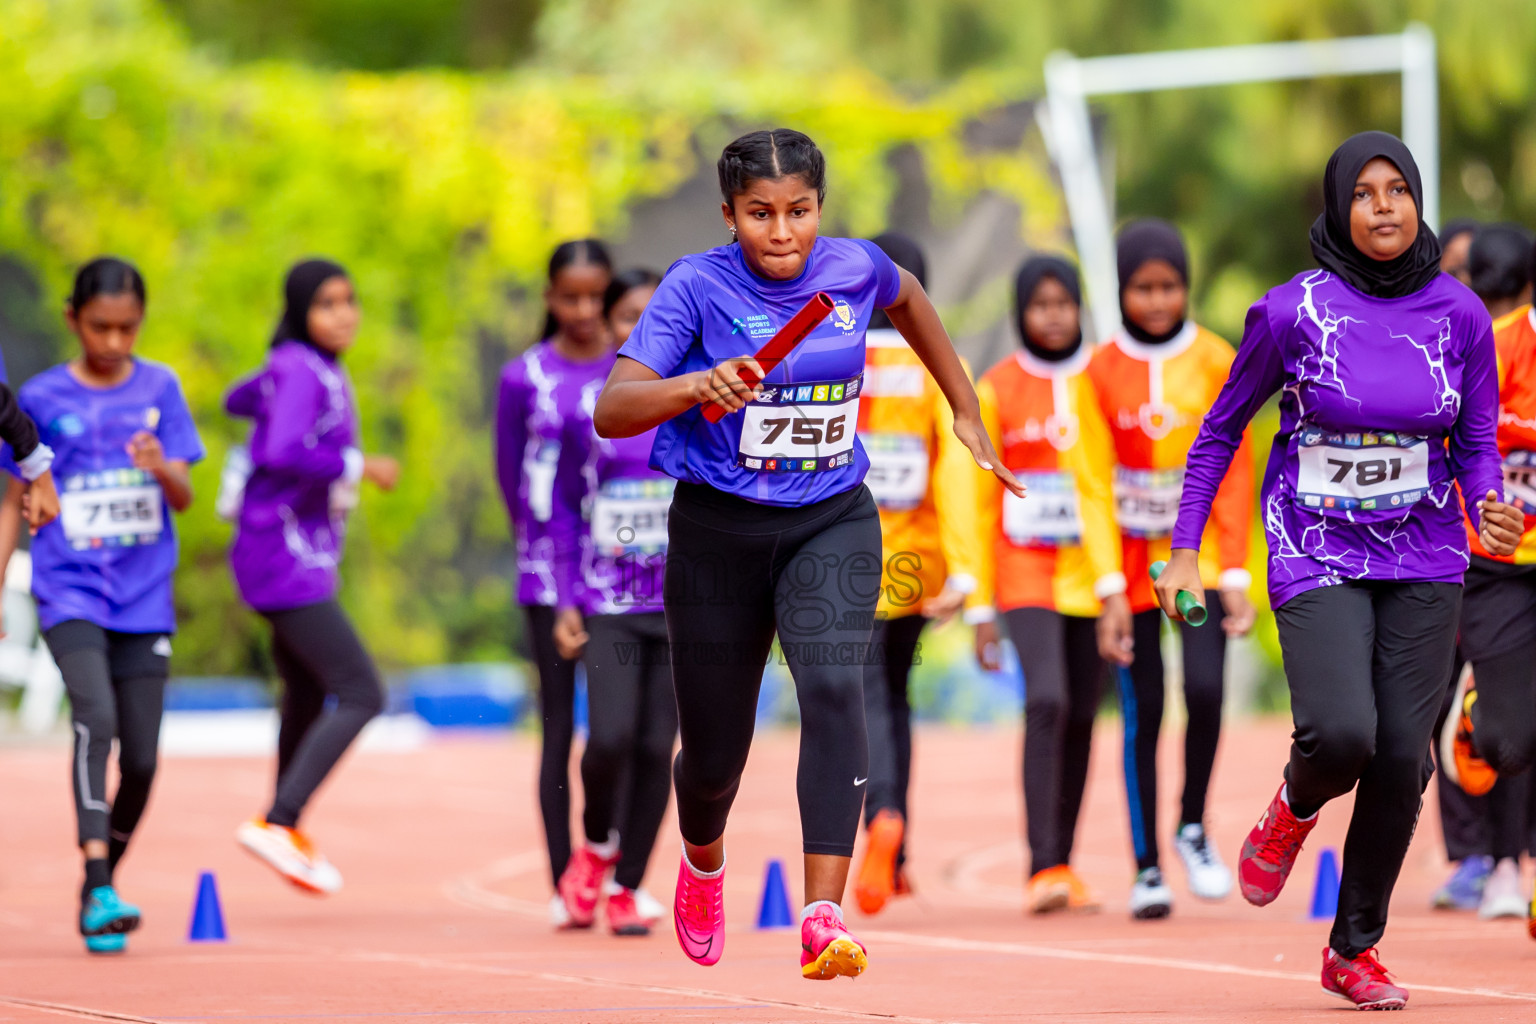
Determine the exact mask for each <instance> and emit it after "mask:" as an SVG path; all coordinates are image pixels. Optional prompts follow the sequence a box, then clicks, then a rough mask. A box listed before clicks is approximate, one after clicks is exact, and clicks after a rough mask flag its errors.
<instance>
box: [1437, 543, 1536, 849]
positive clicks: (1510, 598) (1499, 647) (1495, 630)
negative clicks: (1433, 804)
mask: <svg viewBox="0 0 1536 1024" xmlns="http://www.w3.org/2000/svg"><path fill="white" fill-rule="evenodd" d="M1466 586H1467V592H1466V595H1465V597H1464V598H1463V599H1462V609H1461V646H1462V650H1463V652H1464V653H1465V654H1466V657H1467V660H1468V661H1470V662H1471V663H1472V672H1473V676H1474V678H1475V679H1476V680H1477V703H1476V704H1474V705H1473V708H1472V724H1473V735H1474V736H1475V737H1476V742H1477V752H1478V754H1479V755H1481V756H1482V757H1483V758H1484V759H1485V760H1486V761H1487V762H1488V764H1489V765H1490V766H1492V767H1493V768H1494V769H1495V770H1497V771H1498V773H1499V781H1498V783H1497V784H1495V786H1494V787H1493V789H1492V790H1491V791H1490V792H1489V793H1488V796H1487V802H1488V818H1489V852H1490V853H1492V854H1493V856H1494V857H1496V858H1504V857H1518V856H1519V855H1520V853H1521V851H1523V850H1524V848H1525V847H1526V845H1527V840H1528V833H1527V829H1526V819H1527V815H1528V813H1529V809H1530V801H1531V793H1530V790H1531V786H1532V781H1531V776H1532V772H1531V771H1530V769H1531V765H1532V763H1533V762H1536V656H1533V650H1536V565H1507V564H1505V563H1502V562H1495V561H1493V560H1492V559H1487V558H1473V559H1472V564H1471V565H1470V566H1469V567H1468V569H1467V584H1466ZM1456 710H1457V711H1458V712H1459V710H1460V709H1456Z"/></svg>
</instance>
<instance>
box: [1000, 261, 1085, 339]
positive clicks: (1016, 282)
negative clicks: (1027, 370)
mask: <svg viewBox="0 0 1536 1024" xmlns="http://www.w3.org/2000/svg"><path fill="white" fill-rule="evenodd" d="M1048 277H1049V278H1054V279H1055V280H1056V281H1059V282H1060V283H1061V286H1062V287H1063V288H1065V289H1066V290H1067V292H1068V294H1070V295H1071V296H1072V301H1073V302H1075V303H1077V305H1078V308H1079V310H1081V308H1082V305H1083V289H1082V286H1081V285H1080V284H1079V283H1078V280H1077V270H1076V268H1074V267H1073V266H1072V264H1070V263H1068V262H1067V261H1066V260H1064V259H1062V258H1061V257H1060V256H1031V257H1030V258H1029V259H1027V260H1025V261H1024V265H1023V266H1021V267H1019V273H1018V276H1016V277H1015V278H1014V279H1013V322H1014V323H1015V324H1017V325H1018V328H1019V340H1020V341H1022V342H1023V343H1024V348H1025V350H1026V351H1028V352H1029V354H1030V355H1032V356H1034V357H1035V358H1036V359H1043V360H1044V361H1046V362H1048V363H1059V362H1063V361H1065V360H1068V359H1071V358H1072V357H1073V356H1074V355H1076V354H1077V350H1078V349H1080V348H1082V347H1083V325H1082V320H1081V318H1079V320H1078V325H1077V337H1076V339H1074V340H1073V342H1072V344H1071V345H1069V346H1067V347H1066V348H1064V349H1062V350H1061V351H1060V352H1053V351H1052V350H1051V349H1048V348H1044V347H1043V346H1041V345H1038V344H1036V343H1035V340H1034V339H1033V338H1031V337H1030V336H1029V332H1028V331H1026V330H1025V329H1024V309H1025V307H1027V306H1028V305H1029V300H1030V299H1033V298H1034V297H1035V289H1036V288H1039V287H1040V282H1041V281H1044V280H1045V279H1046V278H1048Z"/></svg>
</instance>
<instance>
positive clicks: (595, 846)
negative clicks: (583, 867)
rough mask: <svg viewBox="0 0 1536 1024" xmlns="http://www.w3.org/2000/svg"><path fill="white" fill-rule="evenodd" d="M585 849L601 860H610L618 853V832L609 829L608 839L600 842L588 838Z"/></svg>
mask: <svg viewBox="0 0 1536 1024" xmlns="http://www.w3.org/2000/svg"><path fill="white" fill-rule="evenodd" d="M587 849H589V850H591V851H592V852H593V853H595V854H597V855H598V856H599V857H601V858H603V860H612V859H613V858H615V857H617V856H618V855H619V833H618V832H617V831H616V830H614V829H609V830H608V840H607V841H606V842H602V843H594V842H593V841H592V840H590V839H588V840H587Z"/></svg>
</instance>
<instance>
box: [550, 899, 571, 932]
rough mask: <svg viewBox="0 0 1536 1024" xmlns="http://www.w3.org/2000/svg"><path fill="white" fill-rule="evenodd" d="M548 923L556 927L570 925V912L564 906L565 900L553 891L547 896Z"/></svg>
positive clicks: (567, 926)
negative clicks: (552, 893) (551, 894)
mask: <svg viewBox="0 0 1536 1024" xmlns="http://www.w3.org/2000/svg"><path fill="white" fill-rule="evenodd" d="M549 923H550V924H552V925H554V926H555V927H556V928H569V927H570V925H571V912H570V911H569V910H567V909H566V907H565V900H563V899H561V898H560V894H559V893H555V894H554V895H553V896H551V897H550V898H549Z"/></svg>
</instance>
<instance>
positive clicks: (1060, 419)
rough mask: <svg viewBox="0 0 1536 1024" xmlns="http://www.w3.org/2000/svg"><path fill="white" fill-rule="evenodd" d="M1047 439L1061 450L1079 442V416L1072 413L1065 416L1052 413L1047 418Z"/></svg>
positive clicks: (1052, 445) (1053, 446)
mask: <svg viewBox="0 0 1536 1024" xmlns="http://www.w3.org/2000/svg"><path fill="white" fill-rule="evenodd" d="M1045 439H1046V440H1047V441H1049V442H1050V443H1051V447H1052V448H1055V449H1056V450H1057V451H1059V452H1064V451H1066V450H1067V449H1069V448H1071V447H1072V446H1073V445H1074V444H1076V443H1077V417H1076V416H1074V415H1072V414H1071V413H1067V414H1066V415H1065V416H1058V415H1056V414H1055V413H1051V414H1050V415H1049V416H1047V417H1046V418H1045Z"/></svg>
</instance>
